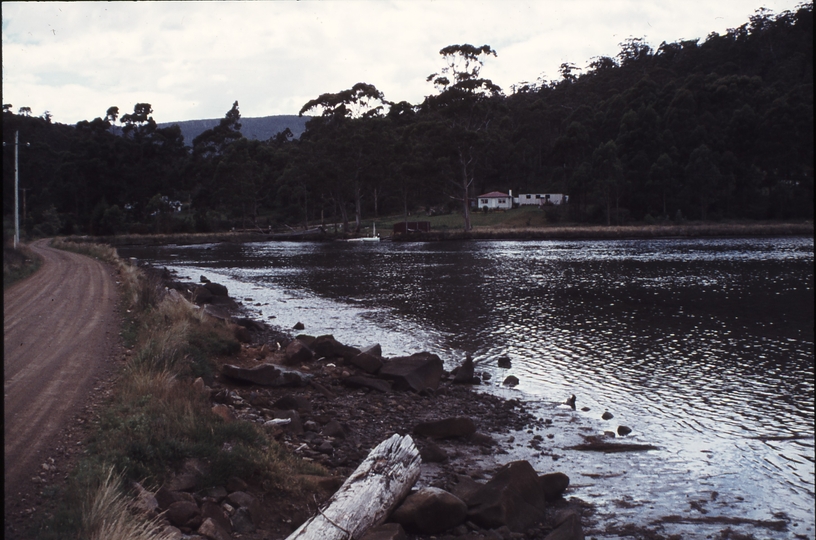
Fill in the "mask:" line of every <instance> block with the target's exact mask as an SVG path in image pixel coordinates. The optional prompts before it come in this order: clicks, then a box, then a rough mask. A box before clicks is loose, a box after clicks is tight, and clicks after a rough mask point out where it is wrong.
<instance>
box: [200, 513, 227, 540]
mask: <svg viewBox="0 0 816 540" xmlns="http://www.w3.org/2000/svg"><path fill="white" fill-rule="evenodd" d="M198 534H200V535H202V536H204V537H206V538H208V540H230V539H231V538H232V537H231V536H230V534H229V531H227V530H226V529H224V527H223V525H222V524H221V523H218V522H217V521H215V520H214V519H212V518H206V519H205V520H204V521H203V522H202V523H201V526H200V527H199V528H198Z"/></svg>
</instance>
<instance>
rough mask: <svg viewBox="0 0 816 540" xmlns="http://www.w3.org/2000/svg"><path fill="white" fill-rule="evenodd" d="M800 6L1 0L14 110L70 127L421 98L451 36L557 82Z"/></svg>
mask: <svg viewBox="0 0 816 540" xmlns="http://www.w3.org/2000/svg"><path fill="white" fill-rule="evenodd" d="M799 3H800V0H685V1H679V0H671V1H667V0H648V1H647V0H572V1H567V0H560V1H554V0H525V1H520V0H504V1H498V0H487V1H478V0H462V1H460V0H440V1H427V0H411V1H408V0H398V1H382V0H367V1H351V0H336V1H303V2H295V1H276V2H200V3H199V2H110V3H107V2H67V3H62V2H3V6H2V16H3V103H4V104H6V103H10V104H12V105H13V108H12V110H13V111H14V112H15V113H16V112H17V111H18V109H19V108H20V107H23V106H27V107H30V108H31V111H32V114H34V115H36V116H39V115H42V113H43V112H44V111H46V110H48V111H50V112H51V114H52V115H53V120H54V121H55V122H60V123H65V124H74V123H76V122H78V121H80V120H93V119H94V118H96V117H97V116H104V115H105V111H106V110H107V108H108V107H110V106H112V105H116V106H118V107H119V109H120V112H121V113H126V112H132V111H133V105H134V104H136V103H137V102H147V103H150V104H152V106H153V110H154V113H153V117H154V119H155V120H156V121H157V122H170V121H176V120H191V119H199V118H222V117H223V116H224V114H225V113H226V112H227V111H228V110H229V109H230V107H231V106H232V103H233V101H235V100H237V101H238V102H239V105H240V110H241V115H242V116H244V117H258V116H268V115H275V114H297V113H298V111H299V110H300V108H301V107H302V106H303V104H304V103H306V102H307V101H309V100H310V99H313V98H315V97H317V96H318V95H320V94H322V93H326V92H338V91H340V90H344V89H347V88H350V87H351V86H353V85H354V84H355V83H358V82H366V83H370V84H373V85H375V86H376V87H377V88H378V89H379V90H380V91H382V92H384V94H385V97H386V99H387V100H389V101H394V102H398V101H403V100H404V101H408V102H410V103H412V104H418V103H420V102H421V101H422V100H423V98H424V97H425V96H427V95H429V94H432V93H434V89H433V86H432V85H431V83H428V82H426V81H425V79H426V77H427V76H428V75H429V74H431V73H434V72H436V71H439V70H440V69H441V68H442V67H443V64H442V62H441V57H440V56H439V50H440V49H441V48H443V47H445V46H447V45H451V44H460V43H470V44H472V45H484V44H488V45H490V46H491V47H493V48H494V49H495V50H496V52H497V53H498V56H497V57H496V58H493V57H490V58H489V59H488V60H486V61H485V66H484V68H483V69H482V75H483V76H484V77H487V78H490V79H492V80H493V81H494V82H495V83H497V84H498V85H499V86H501V87H502V89H503V90H504V92H505V93H507V94H509V93H511V92H512V85H514V84H517V83H520V82H522V81H530V82H533V81H535V80H536V79H537V78H539V77H542V76H543V78H544V80H553V79H558V78H559V76H558V66H559V65H560V64H561V63H563V62H571V63H573V64H575V65H576V66H578V67H580V68H584V67H586V65H587V64H588V63H589V61H590V59H591V58H592V57H594V56H601V55H603V56H613V57H614V56H615V55H616V54H617V53H618V52H619V50H620V47H619V45H618V44H619V43H621V42H622V41H623V40H624V39H626V38H629V37H644V38H645V39H646V41H647V42H648V43H649V45H651V46H652V47H653V48H655V49H657V47H658V46H659V45H660V43H661V42H663V41H666V42H670V43H671V42H675V41H679V40H681V39H694V38H700V39H701V40H704V39H705V37H706V36H707V35H708V34H709V33H711V32H718V33H721V34H723V33H725V32H726V30H727V29H728V28H735V27H738V26H740V25H741V24H743V23H745V22H747V21H748V17H749V16H750V15H752V14H753V13H754V12H755V11H756V10H757V9H758V8H760V7H763V6H764V7H767V8H769V9H770V10H772V11H773V12H774V13H780V12H782V11H785V10H794V9H795V7H796V5H798V4H799Z"/></svg>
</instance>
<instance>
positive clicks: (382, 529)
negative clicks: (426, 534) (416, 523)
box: [360, 523, 408, 540]
mask: <svg viewBox="0 0 816 540" xmlns="http://www.w3.org/2000/svg"><path fill="white" fill-rule="evenodd" d="M360 540H408V535H406V534H405V530H404V529H403V528H402V525H400V524H399V523H384V524H382V525H377V526H376V527H371V528H370V529H368V530H367V531H366V532H365V534H364V535H363V537H362V538H361V539H360Z"/></svg>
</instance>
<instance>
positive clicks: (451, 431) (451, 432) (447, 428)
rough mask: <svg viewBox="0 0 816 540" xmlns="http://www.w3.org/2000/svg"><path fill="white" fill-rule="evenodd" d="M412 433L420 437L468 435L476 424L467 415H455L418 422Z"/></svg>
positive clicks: (441, 437) (474, 431)
mask: <svg viewBox="0 0 816 540" xmlns="http://www.w3.org/2000/svg"><path fill="white" fill-rule="evenodd" d="M414 433H415V434H416V435H419V436H420V437H430V438H432V439H449V438H452V437H469V436H470V435H473V434H474V433H476V424H474V423H473V420H471V419H470V418H468V417H467V416H457V417H454V418H445V419H443V420H433V421H431V422H422V423H419V424H417V425H416V426H414Z"/></svg>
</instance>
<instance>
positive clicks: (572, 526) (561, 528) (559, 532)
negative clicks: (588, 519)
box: [544, 512, 584, 540]
mask: <svg viewBox="0 0 816 540" xmlns="http://www.w3.org/2000/svg"><path fill="white" fill-rule="evenodd" d="M544 540H584V531H583V529H582V528H581V518H580V517H578V515H577V514H575V513H574V512H572V513H570V514H569V515H567V517H566V518H565V519H564V520H563V521H561V523H559V524H557V525H556V528H555V530H554V531H552V532H551V533H550V534H548V535H547V536H545V537H544Z"/></svg>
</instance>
